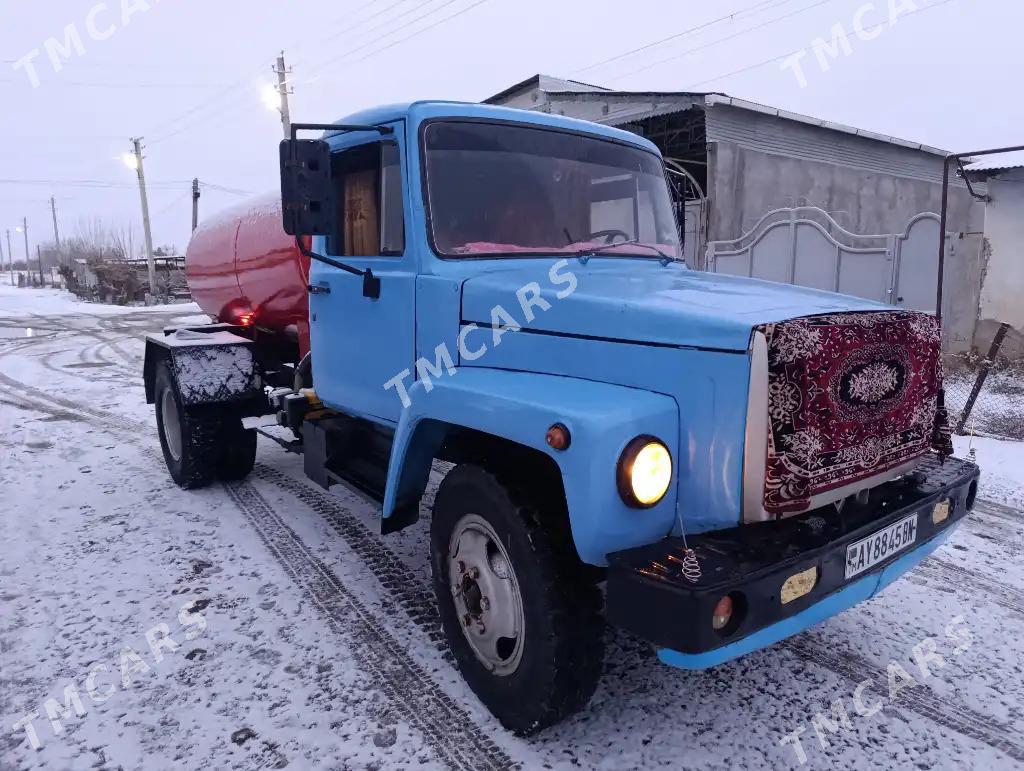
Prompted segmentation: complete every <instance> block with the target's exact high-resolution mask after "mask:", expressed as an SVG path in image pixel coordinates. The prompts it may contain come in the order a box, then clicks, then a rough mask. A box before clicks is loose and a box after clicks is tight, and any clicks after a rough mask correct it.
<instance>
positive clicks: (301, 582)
mask: <svg viewBox="0 0 1024 771" xmlns="http://www.w3.org/2000/svg"><path fill="white" fill-rule="evenodd" d="M224 487H225V489H226V490H227V492H228V495H230V496H231V498H232V500H233V501H234V502H235V504H236V505H237V506H238V508H239V509H240V510H241V511H242V513H243V514H244V515H245V517H246V518H247V519H248V520H249V522H250V523H251V524H252V525H253V527H254V528H255V529H256V532H257V533H258V534H259V536H260V538H261V539H262V540H263V542H264V544H265V545H266V547H267V549H268V550H269V551H270V552H271V554H273V555H274V557H275V558H276V559H277V561H278V563H279V564H280V565H281V567H282V568H283V569H284V570H285V572H286V573H288V575H289V576H290V577H291V579H292V581H293V582H294V583H295V584H296V586H298V587H299V588H300V589H301V591H302V592H303V594H305V595H306V596H307V597H308V598H309V599H310V600H312V602H313V604H314V605H316V606H317V607H318V608H319V609H320V610H321V612H322V613H323V614H324V615H325V616H326V617H327V619H328V621H329V623H330V625H331V626H332V627H333V628H334V630H335V631H336V632H338V633H339V634H342V636H344V637H348V638H352V644H351V646H350V651H351V654H352V656H353V658H355V659H356V661H357V662H358V663H359V665H360V669H361V670H362V671H363V672H365V673H368V674H369V675H370V676H371V678H372V681H373V684H374V685H375V686H376V687H378V688H379V689H380V690H381V691H382V692H383V693H385V694H386V695H387V696H388V698H389V699H390V704H391V705H392V706H393V707H395V708H396V711H397V712H398V713H399V714H400V716H401V717H402V719H404V720H405V721H407V722H408V723H409V724H410V725H412V726H413V727H415V728H416V729H417V730H418V731H419V732H420V733H421V734H422V735H423V737H424V739H425V740H426V742H427V743H428V744H429V745H430V747H431V748H432V749H433V750H434V752H435V753H436V754H437V755H438V757H439V758H440V759H441V760H442V761H444V762H445V763H446V764H447V765H448V766H449V767H451V768H459V769H466V771H477V769H507V768H514V767H515V765H514V764H513V763H512V760H511V758H509V757H508V755H506V754H505V752H504V751H502V750H501V749H500V748H499V747H498V746H497V745H496V744H495V743H494V742H493V741H492V740H491V739H489V738H488V737H487V735H486V733H485V732H484V730H483V729H482V728H481V727H480V726H478V725H477V724H476V722H475V721H474V720H473V719H472V718H471V717H470V715H469V713H467V712H466V711H465V710H464V709H463V708H462V707H461V706H459V705H458V704H456V703H455V701H454V700H452V699H451V698H449V697H448V696H447V695H445V694H444V693H443V692H442V691H441V689H440V688H438V686H437V683H435V682H434V681H433V680H431V678H430V676H429V675H428V674H427V673H426V672H425V671H424V670H423V668H422V667H420V666H419V665H418V664H417V663H416V662H415V661H413V659H412V657H411V656H409V654H408V653H407V652H406V651H405V649H404V648H403V646H402V645H401V644H400V643H399V642H398V641H397V640H396V639H395V638H394V636H392V635H391V633H390V632H388V631H387V629H386V628H385V627H384V625H383V624H382V623H381V622H379V621H378V620H377V618H376V617H375V616H374V615H373V614H372V613H371V612H370V611H368V610H367V609H366V608H365V607H364V606H363V604H362V603H361V602H360V601H359V600H358V599H357V598H356V597H355V595H353V594H352V593H351V592H350V591H349V590H348V589H347V588H346V587H345V585H344V584H343V583H342V582H341V581H340V580H339V579H338V577H337V576H336V575H335V574H334V573H333V572H332V571H331V570H330V568H328V567H327V566H326V565H325V564H324V563H323V562H322V561H321V560H320V559H319V558H318V557H317V556H316V555H315V554H313V553H312V552H311V551H310V550H309V548H308V547H307V546H306V545H305V544H303V543H302V541H301V540H300V539H299V537H298V536H297V535H296V534H295V532H294V531H293V530H292V529H291V528H290V527H288V525H287V524H285V522H284V521H283V520H282V519H281V517H280V516H279V515H278V514H277V512H275V511H274V509H273V508H272V507H271V506H270V504H269V503H267V501H266V500H265V499H264V498H263V496H262V495H260V493H259V492H257V491H256V489H255V488H254V487H253V486H252V485H250V484H248V483H245V482H241V483H237V482H235V483H229V484H225V485H224Z"/></svg>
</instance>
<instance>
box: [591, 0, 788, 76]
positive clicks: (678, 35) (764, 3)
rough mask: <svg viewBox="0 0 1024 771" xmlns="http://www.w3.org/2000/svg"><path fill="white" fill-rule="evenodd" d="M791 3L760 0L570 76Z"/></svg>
mask: <svg viewBox="0 0 1024 771" xmlns="http://www.w3.org/2000/svg"><path fill="white" fill-rule="evenodd" d="M791 2H794V0H761V2H759V3H755V4H754V5H752V6H751V7H749V8H745V9H740V10H738V11H733V12H732V13H727V14H725V15H724V16H719V17H718V18H717V19H712V20H711V21H708V22H704V23H703V24H698V25H697V26H695V27H689V28H687V29H684V30H682V31H680V32H676V33H674V34H672V35H669V36H668V37H663V38H661V39H660V40H655V41H653V42H651V43H646V44H644V45H642V46H640V47H639V48H632V49H630V50H629V51H623V52H622V53H621V54H616V55H615V56H611V57H609V58H607V59H602V60H601V61H599V62H594V63H593V64H588V65H587V66H586V67H581V68H580V69H578V70H574V71H573V73H572V74H579V73H583V72H588V71H589V70H593V69H596V68H598V67H601V66H603V65H605V64H611V63H612V62H617V61H619V60H620V59H625V58H626V57H627V56H632V55H633V54H638V53H641V52H642V51H646V50H648V49H650V48H655V47H656V46H660V45H663V44H665V43H668V42H670V41H672V40H678V39H679V38H681V37H686V36H687V35H692V34H693V33H694V32H700V31H701V30H704V29H707V28H708V27H713V26H714V25H716V24H719V23H721V22H723V21H735V20H736V19H738V18H740V17H742V16H745V15H748V14H752V13H757V12H758V11H761V10H772V8H777V7H778V6H780V5H786V4H787V3H791ZM765 6H770V7H769V8H765Z"/></svg>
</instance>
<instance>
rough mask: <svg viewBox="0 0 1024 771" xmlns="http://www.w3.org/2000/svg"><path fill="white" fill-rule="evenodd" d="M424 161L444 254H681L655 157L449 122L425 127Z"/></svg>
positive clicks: (567, 137)
mask: <svg viewBox="0 0 1024 771" xmlns="http://www.w3.org/2000/svg"><path fill="white" fill-rule="evenodd" d="M424 154H425V158H426V173H427V203H428V207H429V214H430V227H431V229H432V236H433V242H434V247H435V248H436V249H437V251H438V253H440V254H442V255H447V256H453V257H475V256H485V255H487V256H525V255H528V254H572V253H581V254H582V253H590V252H591V250H598V251H599V252H600V254H601V255H602V256H607V257H612V256H616V257H618V256H630V257H647V258H649V257H652V256H654V257H657V256H659V254H660V255H663V256H667V257H670V258H673V259H677V258H678V257H679V255H680V250H679V241H678V233H677V230H676V222H675V217H674V214H673V209H672V203H671V199H670V198H669V192H668V185H667V183H666V181H665V173H664V169H663V167H662V164H661V160H660V159H659V158H658V156H657V155H655V154H654V153H650V152H647V151H645V150H642V149H640V148H636V147H630V146H628V145H624V144H619V143H617V142H612V141H608V140H603V139H598V138H596V137H588V136H582V135H579V134H572V133H566V132H560V131H551V130H545V129H537V128H530V127H524V126H516V125H509V124H498V123H479V122H460V121H450V122H437V123H431V124H429V125H428V126H427V129H426V132H425V134H424Z"/></svg>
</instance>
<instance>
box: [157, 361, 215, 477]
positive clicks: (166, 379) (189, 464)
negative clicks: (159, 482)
mask: <svg viewBox="0 0 1024 771" xmlns="http://www.w3.org/2000/svg"><path fill="white" fill-rule="evenodd" d="M154 397H155V398H154V402H155V405H156V425H157V432H158V433H159V435H160V447H161V449H162V450H163V452H164V461H165V462H166V463H167V470H168V471H170V473H171V479H173V480H174V481H175V482H176V483H177V484H178V485H179V486H180V487H183V488H185V489H186V490H191V489H195V488H197V487H205V486H206V485H208V484H210V482H212V481H213V479H214V476H215V473H216V470H217V462H218V458H219V446H220V443H219V441H218V438H219V435H220V432H221V421H220V419H219V418H218V417H216V416H209V415H197V414H195V413H192V412H188V411H186V410H185V407H184V405H183V404H182V402H181V394H180V393H179V392H178V387H177V385H176V384H175V382H174V377H173V376H172V375H171V370H170V367H168V365H167V362H161V363H160V364H158V365H157V369H156V378H155V380H154Z"/></svg>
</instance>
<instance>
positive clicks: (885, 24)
mask: <svg viewBox="0 0 1024 771" xmlns="http://www.w3.org/2000/svg"><path fill="white" fill-rule="evenodd" d="M952 2H955V0H939V2H937V3H934V4H932V5H928V6H925V7H924V8H918V9H916V10H914V11H908V12H907V13H905V14H902V15H901V16H900V18H907V17H908V16H914V15H915V14H918V13H924V12H925V11H931V10H933V9H935V8H941V7H942V6H944V5H947V4H949V3H952ZM888 26H891V25H890V24H889V22H888V21H883V22H880V23H878V24H876V25H874V26H873V27H868V28H867V29H861V30H854V31H853V32H848V33H846V34H845V35H840V36H838V37H836V38H834V40H846V39H847V38H851V37H853V36H854V35H855V34H861V35H863V34H867V33H870V32H875V31H876V30H880V29H882V27H888ZM806 50H807V48H806V46H805V47H802V48H797V49H796V50H794V51H790V52H789V53H785V54H781V55H780V56H773V57H772V58H771V59H765V60H764V61H762V62H757V63H756V64H750V65H747V66H746V67H741V68H739V69H738V70H732V71H731V72H725V73H722V74H721V75H715V76H714V77H711V78H706V79H704V80H701V81H697V82H695V83H690V84H688V85H686V86H684V88H696V87H697V86H702V85H704V84H705V83H711V82H713V81H716V80H721V79H722V78H731V77H732V76H733V75H739V74H740V73H743V72H749V71H750V70H754V69H757V68H758V67H764V66H765V65H768V64H772V63H773V62H777V61H781V60H782V59H788V58H789V57H791V56H796V55H797V54H798V53H800V52H801V51H806Z"/></svg>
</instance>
